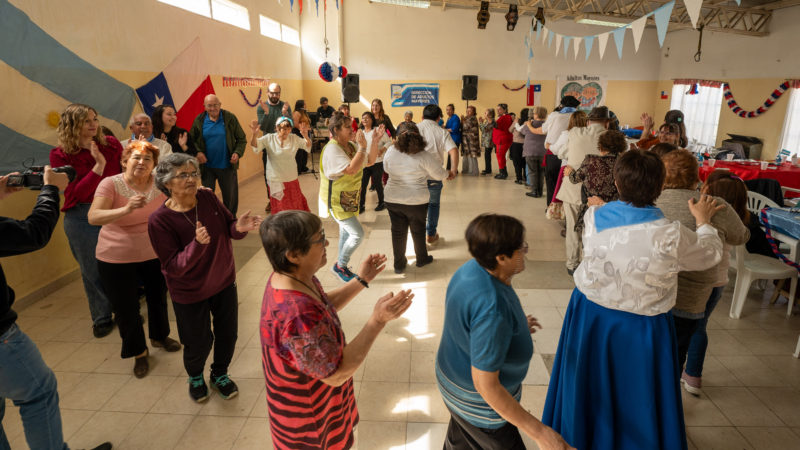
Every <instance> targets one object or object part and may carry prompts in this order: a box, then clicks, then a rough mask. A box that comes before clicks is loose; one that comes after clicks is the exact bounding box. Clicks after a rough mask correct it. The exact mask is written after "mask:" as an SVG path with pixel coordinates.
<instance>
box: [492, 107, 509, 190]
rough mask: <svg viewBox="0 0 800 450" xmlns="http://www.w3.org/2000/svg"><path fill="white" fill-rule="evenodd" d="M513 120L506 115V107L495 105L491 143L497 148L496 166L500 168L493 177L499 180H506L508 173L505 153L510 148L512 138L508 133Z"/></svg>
mask: <svg viewBox="0 0 800 450" xmlns="http://www.w3.org/2000/svg"><path fill="white" fill-rule="evenodd" d="M513 122H514V118H513V117H511V114H509V113H508V105H506V104H505V103H500V104H499V105H497V122H496V123H495V125H494V129H493V130H492V143H493V144H494V145H495V147H496V148H497V166H498V167H499V168H500V173H498V174H497V175H495V176H494V177H495V178H497V179H500V180H505V179H506V178H508V171H507V170H506V152H507V151H508V148H509V147H511V142H512V141H513V136H512V135H511V132H510V131H508V129H509V128H511V124H512V123H513Z"/></svg>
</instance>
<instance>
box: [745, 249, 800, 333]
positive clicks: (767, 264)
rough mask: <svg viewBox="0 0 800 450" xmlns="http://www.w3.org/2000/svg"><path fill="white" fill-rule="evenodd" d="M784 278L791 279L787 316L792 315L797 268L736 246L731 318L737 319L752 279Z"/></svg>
mask: <svg viewBox="0 0 800 450" xmlns="http://www.w3.org/2000/svg"><path fill="white" fill-rule="evenodd" d="M785 278H791V280H792V284H791V288H790V289H789V302H788V303H789V306H788V309H787V312H786V316H787V317H788V316H791V315H792V306H794V294H795V292H797V269H795V268H794V267H792V266H789V265H787V264H784V263H783V262H781V260H779V259H775V258H770V257H769V256H764V255H754V254H751V253H748V252H747V250H745V247H744V245H738V246H736V284H735V286H734V288H733V299H732V300H731V312H730V316H731V318H732V319H738V318H739V317H740V316H741V315H742V308H743V307H744V302H745V299H747V293H748V291H750V285H751V284H752V283H753V281H754V280H782V279H785Z"/></svg>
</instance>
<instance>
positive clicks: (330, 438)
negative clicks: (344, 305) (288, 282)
mask: <svg viewBox="0 0 800 450" xmlns="http://www.w3.org/2000/svg"><path fill="white" fill-rule="evenodd" d="M314 286H315V287H316V289H317V291H318V292H320V294H321V296H322V300H323V301H322V302H320V301H319V300H317V299H315V298H313V297H311V296H309V295H308V294H305V293H303V292H299V291H294V290H288V289H274V288H273V287H272V277H271V276H270V279H269V281H268V282H267V286H266V289H265V290H264V301H263V303H262V306H261V326H260V332H261V346H262V353H261V358H262V363H263V367H264V377H265V378H266V385H267V407H268V410H269V422H270V430H271V433H272V445H273V446H274V448H275V449H279V450H283V449H286V450H289V449H298V448H303V449H320V450H321V449H333V450H339V449H343V450H344V449H349V448H350V447H351V446H352V445H353V428H354V427H355V426H356V425H357V424H358V409H357V408H356V397H355V393H354V390H353V379H352V378H351V379H349V380H347V382H345V383H344V384H342V385H341V386H330V385H328V384H325V383H323V382H322V381H321V380H322V379H323V378H327V377H329V376H330V375H331V374H333V373H334V372H336V369H337V368H338V367H339V364H340V363H341V361H342V357H343V352H344V346H345V344H346V341H345V337H344V332H343V331H342V327H341V323H340V322H339V316H338V315H337V314H336V309H335V308H334V307H333V305H331V304H330V302H329V301H328V296H327V295H325V292H324V291H323V290H322V285H320V283H319V280H317V278H316V277H315V278H314Z"/></svg>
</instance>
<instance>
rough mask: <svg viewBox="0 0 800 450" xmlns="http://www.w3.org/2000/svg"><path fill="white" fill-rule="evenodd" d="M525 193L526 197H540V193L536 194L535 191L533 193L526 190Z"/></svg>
mask: <svg viewBox="0 0 800 450" xmlns="http://www.w3.org/2000/svg"><path fill="white" fill-rule="evenodd" d="M525 195H527V196H528V197H533V198H539V197H541V195H538V194H537V193H535V192H526V193H525Z"/></svg>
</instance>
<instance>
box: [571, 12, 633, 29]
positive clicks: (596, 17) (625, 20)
mask: <svg viewBox="0 0 800 450" xmlns="http://www.w3.org/2000/svg"><path fill="white" fill-rule="evenodd" d="M633 20H634V19H631V18H629V17H614V16H605V15H603V14H584V15H580V16H577V17H576V18H575V22H577V23H582V24H585V25H598V26H601V27H612V28H619V27H621V26H623V25H628V24H629V23H630V22H631V21H633Z"/></svg>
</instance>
